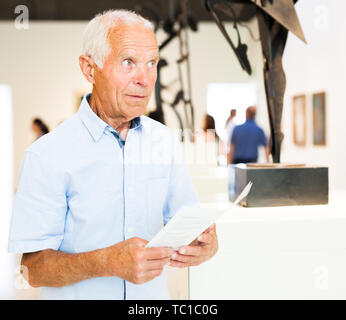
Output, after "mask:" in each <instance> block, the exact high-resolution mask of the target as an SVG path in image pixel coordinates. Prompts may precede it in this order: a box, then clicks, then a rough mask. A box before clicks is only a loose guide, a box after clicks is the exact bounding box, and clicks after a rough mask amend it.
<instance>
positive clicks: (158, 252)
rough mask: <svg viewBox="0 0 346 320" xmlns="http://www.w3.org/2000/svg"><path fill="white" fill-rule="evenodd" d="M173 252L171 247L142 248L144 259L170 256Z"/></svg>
mask: <svg viewBox="0 0 346 320" xmlns="http://www.w3.org/2000/svg"><path fill="white" fill-rule="evenodd" d="M173 253H174V250H173V249H172V248H164V247H160V248H144V250H143V258H144V259H146V260H157V259H165V258H170V257H171V256H172V255H173Z"/></svg>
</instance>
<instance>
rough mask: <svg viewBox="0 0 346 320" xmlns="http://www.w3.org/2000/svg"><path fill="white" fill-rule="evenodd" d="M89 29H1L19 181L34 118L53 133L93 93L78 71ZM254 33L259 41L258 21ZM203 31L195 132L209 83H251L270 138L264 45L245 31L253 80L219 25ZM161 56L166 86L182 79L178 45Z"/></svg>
mask: <svg viewBox="0 0 346 320" xmlns="http://www.w3.org/2000/svg"><path fill="white" fill-rule="evenodd" d="M85 25H86V23H84V22H75V23H72V22H30V24H29V29H28V30H17V29H15V28H14V24H13V23H12V22H1V23H0V39H1V40H2V43H3V44H4V46H3V48H5V50H1V51H0V70H1V71H0V82H2V83H7V84H9V85H10V86H11V87H12V90H13V103H14V139H15V149H14V154H15V178H16V179H15V181H16V180H17V176H18V169H19V165H20V161H21V159H22V156H23V153H24V150H25V149H26V147H27V146H28V145H29V144H30V143H31V142H32V141H33V136H32V134H31V133H30V123H31V120H32V118H33V117H36V116H38V117H42V118H43V119H44V120H46V121H47V122H48V124H49V125H50V127H51V128H54V127H56V125H57V124H58V123H59V122H60V121H62V120H64V119H66V118H68V117H69V116H70V115H72V114H73V112H74V110H75V100H74V91H75V90H88V88H90V86H89V84H88V83H87V81H86V80H84V79H83V77H82V74H81V72H80V70H79V65H78V56H79V54H80V52H81V37H82V33H83V30H84V27H85ZM251 28H252V29H253V30H254V33H255V35H257V24H256V23H255V21H253V22H252V24H251ZM228 29H229V30H230V31H231V34H232V36H234V33H233V30H232V26H230V25H228ZM199 30H200V31H199V32H198V33H190V34H189V38H190V53H191V74H192V95H193V102H194V105H195V108H196V111H195V113H196V121H195V122H196V126H197V127H199V126H201V123H202V118H203V115H204V113H205V112H206V94H207V86H208V83H211V82H247V81H252V82H257V83H258V84H259V101H260V104H259V115H258V122H259V123H260V124H262V125H263V126H264V127H265V128H266V129H265V130H266V131H267V132H268V125H267V121H268V120H267V111H266V107H265V97H264V91H263V83H262V80H261V79H262V66H261V65H260V64H258V61H261V58H260V55H261V52H260V47H259V43H258V42H253V41H250V40H249V33H248V31H247V30H245V29H241V33H242V38H243V41H244V42H246V43H249V56H250V61H251V63H252V66H253V69H254V70H253V75H252V76H251V77H249V76H248V75H247V74H246V73H245V72H244V71H243V70H242V69H241V67H240V65H239V63H238V61H237V60H236V58H235V56H234V54H233V51H232V50H231V48H230V47H229V45H228V44H227V43H226V41H225V39H224V38H223V36H222V35H221V33H220V32H219V30H218V28H217V27H216V25H215V24H214V23H202V24H200V26H199ZM164 38H165V35H164V34H163V33H159V34H158V39H159V41H162V40H163V39H164ZM235 42H237V40H236V39H235ZM162 56H163V57H165V58H167V59H168V60H169V61H172V63H171V64H170V66H168V67H167V68H165V69H164V70H163V73H162V81H163V82H164V83H167V82H169V81H171V80H172V79H174V78H177V68H176V66H175V64H174V61H175V60H176V59H177V58H178V41H177V40H174V41H173V42H172V43H171V45H169V46H168V47H167V48H165V50H163V51H162ZM173 89H177V87H175V88H173ZM174 92H175V91H174V90H173V93H174ZM164 98H166V99H167V100H169V101H172V99H173V95H172V94H169V93H168V94H167V93H166V94H165V95H164ZM152 100H153V99H152ZM230 105H231V102H230ZM152 108H153V105H150V106H149V109H152ZM164 109H165V112H166V113H167V116H166V119H167V124H168V125H169V126H171V127H178V123H177V121H176V118H175V116H174V115H173V112H172V111H171V110H170V108H169V107H165V108H164Z"/></svg>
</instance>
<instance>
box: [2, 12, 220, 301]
mask: <svg viewBox="0 0 346 320" xmlns="http://www.w3.org/2000/svg"><path fill="white" fill-rule="evenodd" d="M83 51H84V53H83V54H82V55H81V56H80V57H79V64H80V68H81V70H82V73H83V75H84V77H85V78H86V79H87V80H88V81H89V82H90V83H91V84H92V93H91V94H88V95H86V96H85V97H84V98H83V100H82V102H81V105H80V108H79V111H78V112H77V113H76V114H75V115H73V116H72V117H71V118H69V119H68V120H66V121H65V122H63V123H62V124H61V125H59V126H58V127H57V128H56V129H54V130H53V131H51V132H50V133H48V134H46V135H44V136H42V137H41V138H39V139H38V140H36V141H35V142H34V143H33V144H32V145H31V146H30V147H29V148H28V149H27V150H26V152H25V155H24V159H23V161H22V164H21V168H20V175H19V185H18V189H17V193H16V197H15V202H14V209H13V214H12V221H11V228H10V235H9V244H8V250H9V251H10V252H14V253H23V256H22V262H21V264H22V265H23V267H24V268H25V270H26V272H24V274H27V280H28V282H29V284H30V285H31V286H33V287H42V289H41V290H40V291H41V298H42V299H169V298H170V297H169V293H168V288H167V282H166V277H165V272H164V271H165V270H164V266H165V265H167V264H170V265H171V266H173V267H188V266H193V265H199V264H200V263H202V262H204V261H206V260H208V259H210V258H211V257H212V256H213V255H215V253H216V251H217V248H218V241H217V235H216V230H215V225H213V226H211V227H209V228H208V229H207V230H205V231H204V232H203V233H202V234H201V236H200V237H198V239H195V240H194V241H193V242H192V243H191V244H190V245H188V246H184V247H181V248H179V251H174V250H173V249H172V248H168V247H159V248H146V247H145V245H146V244H147V243H148V241H149V240H150V239H152V238H153V236H154V235H155V234H156V233H157V232H158V231H159V230H160V229H161V228H162V227H163V226H164V225H165V224H166V223H167V222H168V221H169V220H170V219H171V218H172V217H173V216H174V214H175V213H176V212H177V210H178V209H179V208H181V207H182V206H187V205H196V204H197V203H198V199H197V196H196V193H195V191H194V188H193V186H192V183H191V180H190V177H189V175H188V172H187V168H186V166H185V164H184V162H183V156H182V152H181V149H180V145H179V142H178V140H177V139H176V137H175V135H174V133H173V131H172V130H170V129H169V128H168V127H166V126H164V125H163V124H161V123H159V122H157V121H155V120H152V119H150V118H148V117H146V116H144V112H145V109H146V106H147V104H148V102H149V99H150V96H151V94H152V91H153V88H154V85H155V81H156V76H157V71H156V69H157V63H158V60H159V53H158V44H157V40H156V37H155V35H154V33H153V31H152V26H151V23H150V22H148V21H147V20H145V19H144V18H142V17H141V16H139V15H137V14H135V13H132V12H128V11H125V10H114V11H108V12H105V13H103V14H100V15H97V16H96V17H95V18H94V19H93V20H91V21H90V22H89V24H88V26H87V27H86V31H85V34H84V40H83Z"/></svg>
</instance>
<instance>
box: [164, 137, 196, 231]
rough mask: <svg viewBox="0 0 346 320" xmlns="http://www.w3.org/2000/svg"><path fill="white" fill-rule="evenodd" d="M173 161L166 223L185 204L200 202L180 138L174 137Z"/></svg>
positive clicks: (166, 207) (165, 213)
mask: <svg viewBox="0 0 346 320" xmlns="http://www.w3.org/2000/svg"><path fill="white" fill-rule="evenodd" d="M173 140H174V142H173V145H174V147H173V161H172V164H171V172H170V181H169V187H168V194H167V198H166V203H165V207H164V224H166V223H167V222H168V221H169V220H170V219H171V218H172V217H173V216H174V214H175V213H176V212H177V211H178V210H179V209H180V208H181V207H184V206H194V205H198V204H199V200H198V197H197V194H196V191H195V189H194V187H193V184H192V181H191V177H190V174H189V172H188V169H187V166H186V164H185V161H184V156H183V152H182V147H181V145H180V143H179V141H178V139H176V138H174V139H173Z"/></svg>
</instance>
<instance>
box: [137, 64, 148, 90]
mask: <svg viewBox="0 0 346 320" xmlns="http://www.w3.org/2000/svg"><path fill="white" fill-rule="evenodd" d="M136 71H137V72H136V77H135V84H136V85H140V86H142V87H146V86H147V85H148V83H149V72H148V71H147V70H145V68H143V67H140V68H138V69H137V70H136Z"/></svg>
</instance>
